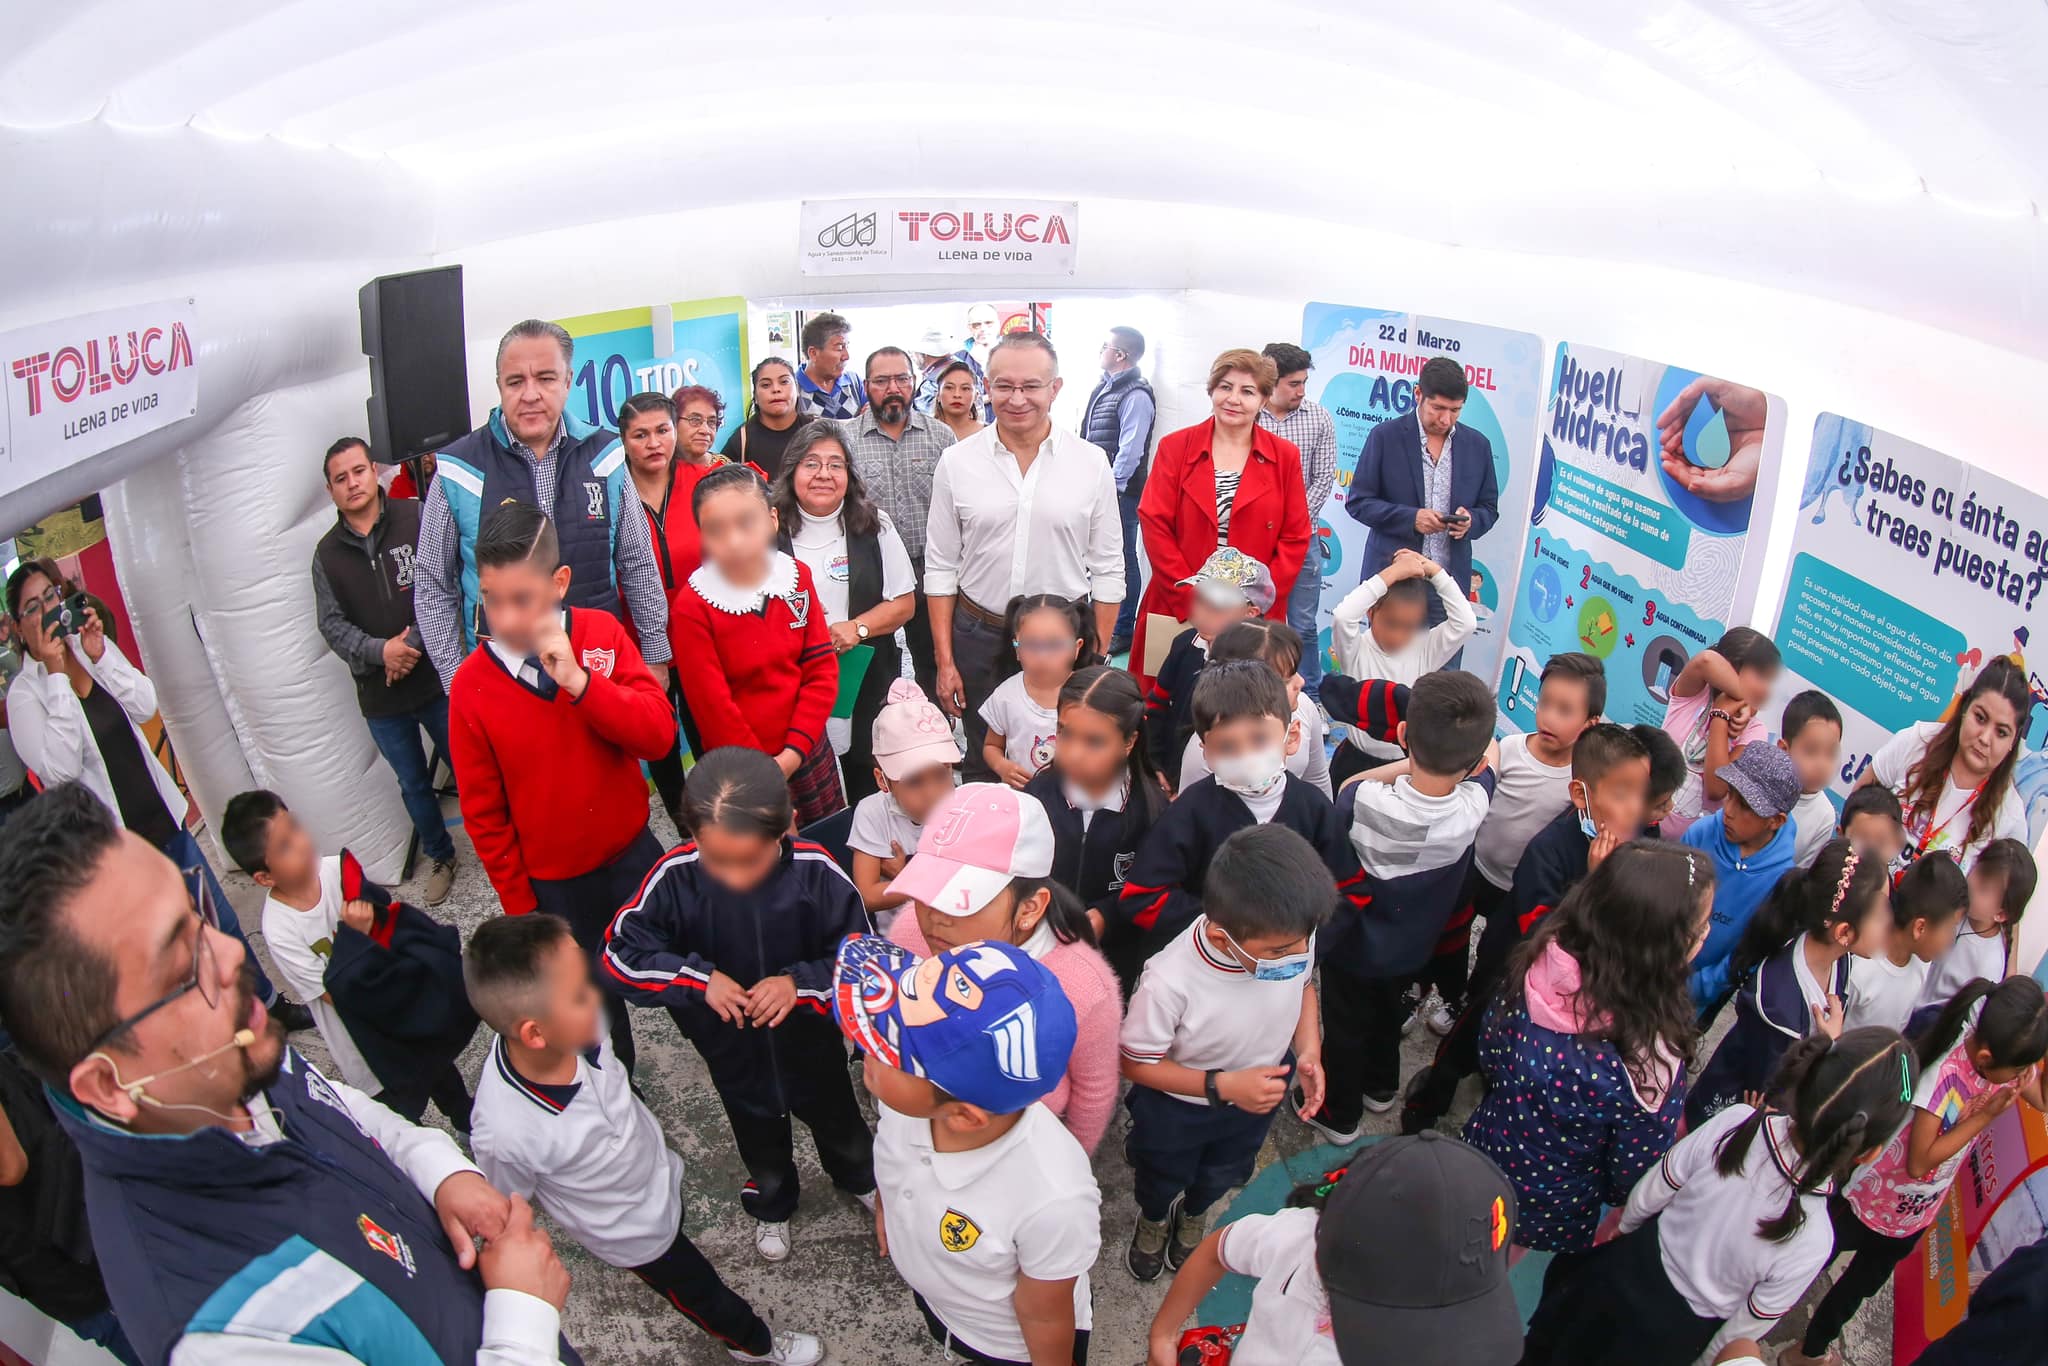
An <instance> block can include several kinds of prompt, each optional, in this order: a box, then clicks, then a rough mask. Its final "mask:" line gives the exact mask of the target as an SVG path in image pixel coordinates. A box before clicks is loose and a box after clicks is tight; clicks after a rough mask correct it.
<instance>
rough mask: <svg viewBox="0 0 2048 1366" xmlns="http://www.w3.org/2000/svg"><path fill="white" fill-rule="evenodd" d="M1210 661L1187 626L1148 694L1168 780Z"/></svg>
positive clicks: (1153, 738)
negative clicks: (1204, 668) (1197, 688)
mask: <svg viewBox="0 0 2048 1366" xmlns="http://www.w3.org/2000/svg"><path fill="white" fill-rule="evenodd" d="M1208 662H1209V652H1208V650H1206V649H1204V648H1203V647H1202V644H1201V637H1199V636H1197V635H1196V634H1195V628H1194V627H1192V626H1190V627H1188V629H1187V630H1185V631H1182V632H1181V633H1180V634H1179V635H1177V636H1175V637H1174V638H1173V644H1172V645H1171V646H1169V647H1168V648H1167V651H1166V658H1164V659H1162V660H1160V661H1159V672H1158V673H1157V674H1156V675H1154V677H1153V679H1152V684H1151V687H1150V688H1149V689H1148V690H1147V691H1146V694H1145V748H1146V750H1147V751H1148V752H1149V753H1150V754H1151V755H1152V767H1153V768H1155V769H1157V770H1158V771H1159V772H1161V773H1164V774H1166V775H1167V778H1168V780H1169V781H1174V780H1177V779H1178V778H1179V777H1180V752H1181V751H1182V750H1184V749H1186V748H1187V746H1188V736H1189V735H1191V734H1193V733H1194V728H1195V679H1196V678H1197V677H1198V676H1199V675H1200V674H1201V672H1202V666H1203V665H1205V664H1207V663H1208ZM1168 937H1169V938H1171V937H1172V936H1168Z"/></svg>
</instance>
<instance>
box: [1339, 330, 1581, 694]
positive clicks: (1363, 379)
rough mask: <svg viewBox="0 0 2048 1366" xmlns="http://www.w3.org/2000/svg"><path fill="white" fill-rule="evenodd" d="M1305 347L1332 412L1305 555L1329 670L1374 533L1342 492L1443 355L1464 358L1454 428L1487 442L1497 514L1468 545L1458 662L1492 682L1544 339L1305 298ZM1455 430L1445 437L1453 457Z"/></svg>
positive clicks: (1409, 416)
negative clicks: (1345, 605)
mask: <svg viewBox="0 0 2048 1366" xmlns="http://www.w3.org/2000/svg"><path fill="white" fill-rule="evenodd" d="M1301 344H1302V346H1303V347H1304V348H1305V349H1306V350H1307V351H1308V353H1309V355H1310V357H1311V358H1313V360H1314V362H1315V368H1314V369H1313V370H1311V371H1309V396H1310V397H1311V398H1313V399H1314V400H1315V401H1316V402H1318V403H1320V404H1322V405H1323V406H1324V407H1325V408H1328V409H1329V410H1330V415H1331V418H1332V420H1333V421H1334V422H1335V423H1336V427H1337V483H1336V487H1335V488H1333V489H1332V490H1331V492H1330V501H1329V504H1328V506H1326V507H1320V508H1310V509H1309V516H1310V518H1311V519H1312V520H1313V521H1314V523H1315V540H1314V542H1313V543H1312V544H1311V546H1310V548H1309V553H1310V554H1312V555H1319V556H1320V557H1321V559H1322V568H1323V600H1322V604H1321V611H1320V613H1319V618H1318V621H1317V623H1316V625H1317V631H1318V634H1319V637H1320V640H1319V647H1320V648H1321V650H1322V651H1323V655H1324V657H1325V661H1326V663H1327V664H1328V665H1329V667H1335V662H1334V661H1330V660H1329V658H1328V657H1329V651H1330V612H1331V610H1332V609H1333V608H1335V607H1336V605H1337V604H1338V603H1340V602H1342V601H1343V600H1344V595H1345V594H1347V593H1349V592H1350V591H1351V590H1352V589H1353V588H1356V587H1357V586H1358V580H1359V566H1360V565H1361V564H1362V563H1363V561H1364V554H1365V546H1366V541H1367V539H1368V538H1369V536H1370V535H1371V533H1370V532H1369V531H1368V530H1367V529H1366V528H1365V527H1364V526H1362V525H1360V524H1359V523H1358V522H1355V521H1353V520H1352V519H1351V517H1350V515H1349V514H1348V513H1346V512H1345V510H1344V500H1345V497H1346V496H1347V495H1348V494H1349V492H1350V490H1351V479H1352V476H1353V474H1354V473H1356V471H1357V467H1358V457H1359V453H1360V452H1362V451H1363V450H1364V449H1365V439H1366V437H1368V436H1370V435H1371V434H1372V429H1373V428H1374V427H1377V426H1378V425H1379V424H1380V423H1382V422H1387V421H1402V422H1414V421H1415V377H1416V375H1417V374H1418V373H1419V372H1420V371H1421V369H1422V365H1423V362H1424V361H1427V360H1429V359H1431V358H1432V357H1435V356H1448V357H1449V358H1450V359H1452V360H1455V361H1457V362H1458V363H1459V364H1460V365H1462V366H1464V367H1465V378H1466V381H1467V382H1468V383H1469V384H1470V385H1471V392H1470V393H1469V395H1468V396H1467V397H1466V400H1465V408H1464V411H1463V412H1461V413H1460V414H1459V415H1458V423H1459V426H1460V427H1461V428H1465V429H1468V430H1470V431H1474V432H1477V433H1479V434H1480V435H1482V436H1484V437H1485V438H1486V440H1487V444H1488V445H1490V446H1492V448H1493V473H1494V481H1495V483H1496V484H1497V485H1498V487H1499V490H1500V502H1499V508H1500V521H1499V523H1498V524H1497V525H1496V526H1495V527H1494V528H1493V529H1492V530H1491V531H1490V532H1488V533H1487V534H1486V535H1484V536H1481V537H1478V538H1476V539H1475V540H1474V541H1473V543H1472V575H1471V579H1470V582H1469V583H1468V584H1465V585H1460V586H1461V587H1465V588H1466V589H1467V593H1468V596H1469V597H1470V598H1471V600H1472V608H1473V611H1474V612H1476V613H1477V614H1478V617H1479V629H1478V630H1477V631H1476V632H1475V633H1474V635H1473V638H1472V641H1471V643H1470V644H1468V645H1467V646H1466V647H1465V660H1464V667H1465V668H1467V669H1469V670H1471V671H1472V672H1473V673H1476V674H1478V675H1480V676H1481V677H1482V678H1486V679H1492V678H1493V676H1494V674H1495V672H1496V671H1497V670H1498V669H1499V667H1500V659H1501V650H1502V646H1503V641H1502V635H1501V627H1502V625H1503V624H1504V623H1505V622H1506V621H1507V612H1508V611H1509V609H1510V608H1511V607H1512V605H1513V602H1514V593H1515V577H1516V576H1515V569H1516V565H1517V563H1518V556H1519V554H1520V552H1521V548H1522V541H1521V538H1522V526H1523V512H1524V510H1525V509H1526V508H1527V507H1528V506H1529V486H1530V482H1531V480H1532V479H1533V477H1534V473H1535V468H1536V458H1535V444H1536V442H1535V432H1536V411H1537V407H1538V405H1539V404H1540V403H1541V401H1542V393H1543V342H1542V341H1541V339H1539V338H1538V337H1537V336H1536V335H1535V334H1533V333H1529V332H1515V331H1512V330H1510V329H1508V328H1504V327H1488V326H1486V325H1484V324H1482V323H1468V322H1460V321H1458V320H1456V319H1453V318H1434V317H1428V316H1425V315H1423V314H1419V313H1401V312H1396V311H1394V310H1392V309H1384V308H1360V307H1355V306H1352V305H1349V304H1324V303H1312V304H1309V305H1308V306H1307V307H1306V308H1304V309H1303V310H1302V314H1301ZM1456 442H1457V438H1456V437H1455V436H1453V437H1452V450H1453V452H1454V454H1453V457H1452V458H1453V459H1454V460H1455V459H1456V455H1455V452H1456V450H1457V444H1456Z"/></svg>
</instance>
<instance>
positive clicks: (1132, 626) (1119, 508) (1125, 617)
mask: <svg viewBox="0 0 2048 1366" xmlns="http://www.w3.org/2000/svg"><path fill="white" fill-rule="evenodd" d="M1143 493H1144V490H1143V489H1132V490H1130V491H1128V492H1126V493H1119V494H1118V495H1117V496H1116V515H1117V518H1118V520H1119V521H1121V522H1122V523H1123V525H1124V602H1123V606H1121V607H1119V608H1118V609H1117V613H1116V631H1115V634H1117V635H1119V636H1128V635H1130V634H1132V633H1133V632H1135V631H1136V630H1137V629H1138V499H1139V497H1140V496H1141V495H1142V494H1143ZM1097 643H1098V644H1099V645H1101V647H1102V648H1103V650H1104V651H1107V650H1108V649H1109V642H1108V641H1106V640H1104V641H1099V642H1097Z"/></svg>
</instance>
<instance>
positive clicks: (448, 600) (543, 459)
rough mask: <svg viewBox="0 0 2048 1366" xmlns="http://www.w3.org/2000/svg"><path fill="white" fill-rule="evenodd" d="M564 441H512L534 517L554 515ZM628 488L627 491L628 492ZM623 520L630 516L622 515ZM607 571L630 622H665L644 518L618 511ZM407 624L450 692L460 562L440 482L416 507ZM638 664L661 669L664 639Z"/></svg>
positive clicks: (459, 648) (663, 593)
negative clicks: (537, 447) (541, 444)
mask: <svg viewBox="0 0 2048 1366" xmlns="http://www.w3.org/2000/svg"><path fill="white" fill-rule="evenodd" d="M568 439H569V428H568V424H566V423H563V422H557V423H556V424H555V437H554V440H552V441H550V442H548V449H547V453H546V454H544V455H536V454H534V451H533V448H532V447H531V446H529V445H527V444H526V443H525V442H523V441H521V440H520V439H519V438H518V437H516V436H515V437H512V438H511V440H512V449H513V450H514V451H516V452H518V453H519V454H520V455H523V456H525V457H526V458H527V459H528V460H530V461H532V462H533V492H534V501H535V502H536V503H537V504H538V506H539V507H540V510H541V511H542V512H544V513H546V514H547V515H548V517H549V518H551V519H552V518H553V517H554V515H555V463H556V461H558V460H559V459H560V458H561V455H562V444H563V443H564V442H565V441H567V440H568ZM629 487H630V486H629ZM628 512H630V513H631V515H626V514H627V513H628ZM612 571H613V573H614V574H615V575H616V576H617V577H618V581H619V596H620V597H621V598H623V599H624V600H625V603H626V607H627V609H628V610H630V611H631V612H632V614H633V620H635V621H662V622H665V621H667V620H668V592H667V590H666V589H664V588H663V587H662V586H661V566H660V564H658V563H657V562H656V561H655V558H654V533H653V532H652V531H650V530H649V529H648V526H647V518H646V517H644V516H641V515H640V514H639V513H638V512H637V511H636V510H632V509H621V515H620V516H619V518H618V534H617V536H616V537H615V538H614V540H613V545H612ZM413 575H414V577H413V619H414V620H415V621H416V622H418V623H419V629H420V639H421V640H422V641H424V642H425V644H426V647H427V658H428V659H429V660H431V661H433V665H434V668H435V669H436V670H438V671H439V672H440V675H441V688H442V690H443V691H444V692H445V691H446V690H448V689H449V688H452V687H454V686H455V670H456V669H457V668H458V667H459V666H460V665H461V663H462V657H463V654H464V653H465V651H464V650H463V636H462V620H461V616H462V555H461V549H460V546H459V544H458V542H457V540H456V532H455V513H454V512H453V510H451V509H450V508H449V506H448V489H447V486H446V485H445V484H443V483H442V482H441V481H440V480H439V479H438V478H437V479H435V480H434V482H433V484H432V485H431V486H429V487H428V489H427V498H426V502H425V503H424V504H423V505H422V506H421V507H420V544H419V551H418V553H417V554H415V555H414V556H413ZM639 645H640V657H641V658H642V659H644V660H645V661H646V662H647V663H649V664H666V663H668V662H669V658H670V656H671V654H672V651H671V650H670V649H669V644H668V635H667V633H665V632H660V631H657V632H653V633H652V636H651V638H643V639H641V640H640V642H639Z"/></svg>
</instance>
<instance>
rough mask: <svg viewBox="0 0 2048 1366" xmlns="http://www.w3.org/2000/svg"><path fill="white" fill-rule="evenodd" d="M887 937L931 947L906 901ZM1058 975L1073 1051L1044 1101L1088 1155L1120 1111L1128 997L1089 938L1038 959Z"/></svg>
mask: <svg viewBox="0 0 2048 1366" xmlns="http://www.w3.org/2000/svg"><path fill="white" fill-rule="evenodd" d="M889 939H890V941H891V942H893V943H896V944H900V945H902V946H903V947H904V948H906V949H909V950H910V951H911V952H912V953H914V954H916V955H917V956H918V957H920V958H923V957H926V956H928V955H929V954H930V953H931V951H932V950H931V945H930V944H928V943H926V942H925V937H924V931H923V930H922V929H920V928H919V927H918V923H917V909H916V908H915V907H913V906H905V907H903V909H902V910H901V911H900V912H899V913H898V915H897V916H896V920H895V922H894V923H893V924H891V925H890V926H889ZM1040 961H1042V962H1043V963H1044V964H1045V966H1046V967H1047V968H1049V969H1051V971H1052V975H1053V976H1055V977H1057V978H1059V982H1060V986H1061V987H1062V988H1064V989H1065V991H1066V993H1067V1000H1068V1001H1070V1002H1071V1003H1072V1004H1073V1007H1074V1022H1075V1026H1076V1028H1075V1033H1074V1054H1073V1057H1072V1058H1071V1059H1070V1060H1069V1061H1068V1063H1067V1075H1066V1076H1064V1077H1061V1078H1060V1084H1059V1085H1058V1086H1057V1087H1055V1088H1054V1090H1053V1093H1052V1094H1051V1095H1049V1096H1047V1097H1046V1098H1045V1106H1046V1108H1047V1109H1049V1110H1051V1111H1052V1112H1053V1113H1054V1114H1056V1115H1058V1116H1059V1117H1060V1123H1062V1124H1064V1125H1066V1126H1067V1132H1068V1133H1070V1134H1072V1135H1073V1136H1074V1138H1075V1139H1076V1140H1077V1141H1078V1142H1079V1143H1080V1145H1081V1146H1082V1147H1083V1148H1085V1149H1086V1150H1087V1151H1088V1153H1089V1155H1090V1156H1093V1155H1094V1153H1095V1146H1096V1145H1097V1144H1098V1143H1100V1142H1102V1135H1103V1134H1104V1133H1105V1132H1107V1131H1108V1129H1109V1117H1110V1115H1112V1114H1113V1113H1115V1111H1116V1094H1117V1085H1118V1082H1119V1080H1120V1078H1121V1076H1122V1072H1121V1070H1120V1069H1119V1066H1118V1061H1117V1057H1118V1055H1117V1036H1118V1034H1119V1033H1120V1032H1121V1030H1122V1028H1123V1018H1124V998H1123V993H1122V991H1120V990H1119V989H1118V987H1117V982H1116V974H1115V973H1114V972H1112V971H1110V967H1109V961H1108V960H1107V959H1105V958H1104V957H1103V956H1102V954H1101V952H1100V951H1099V950H1097V949H1093V948H1090V947H1089V946H1088V945H1086V944H1081V943H1073V944H1055V945H1054V946H1053V949H1052V951H1051V952H1050V953H1048V954H1046V955H1045V957H1044V958H1043V959H1042V960H1040Z"/></svg>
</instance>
